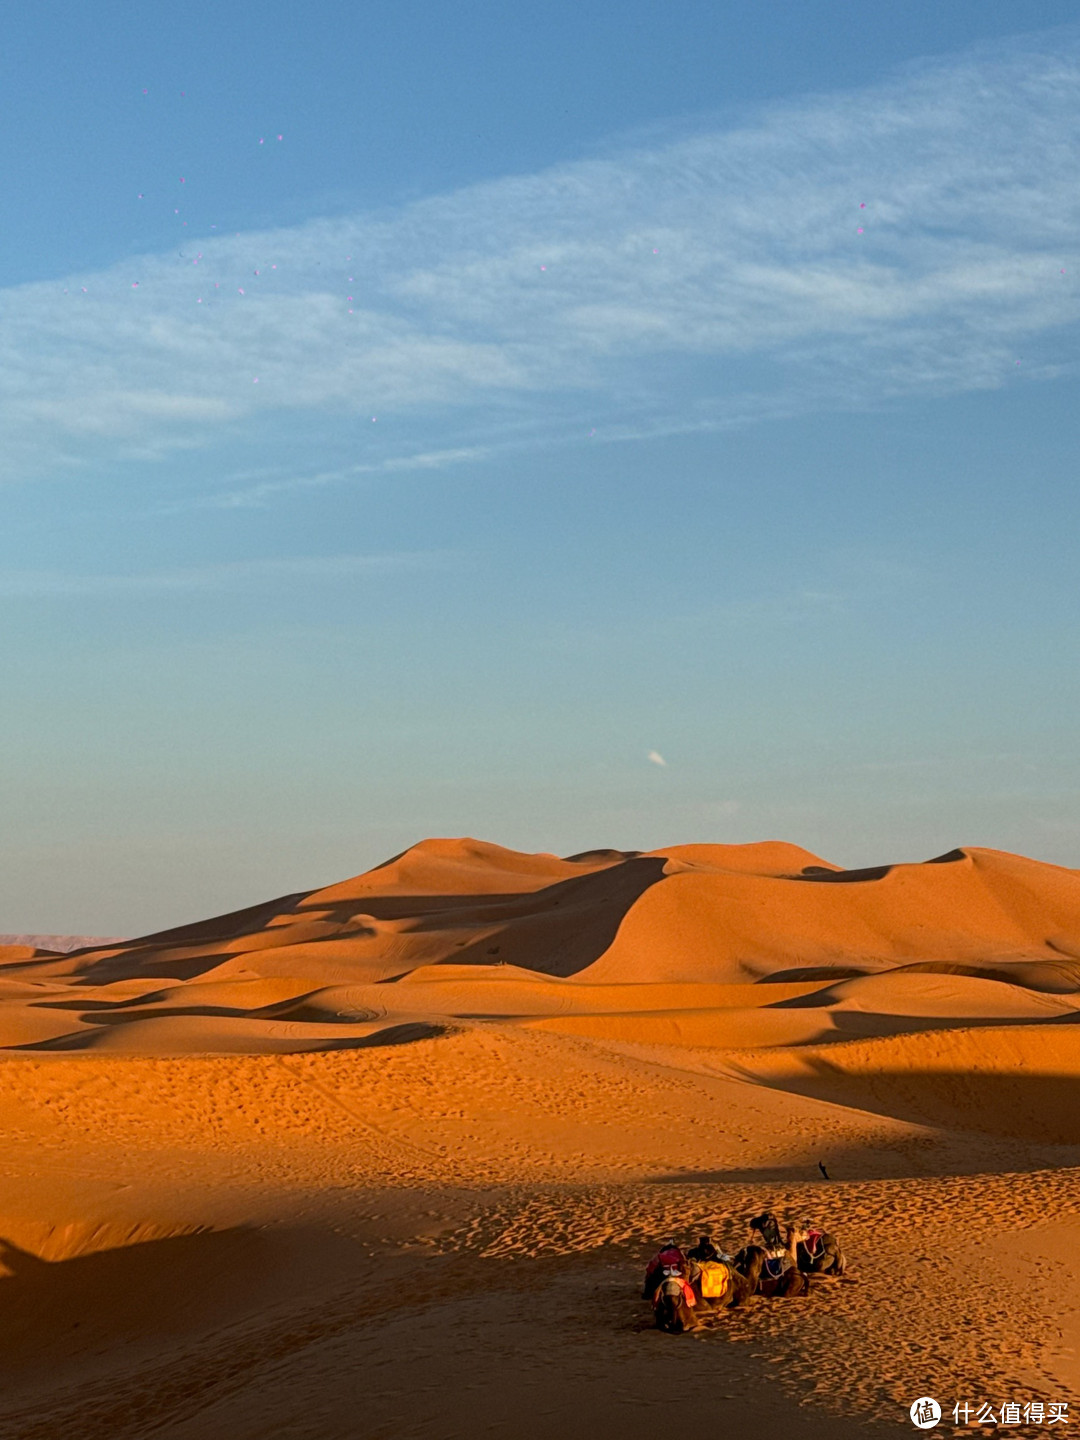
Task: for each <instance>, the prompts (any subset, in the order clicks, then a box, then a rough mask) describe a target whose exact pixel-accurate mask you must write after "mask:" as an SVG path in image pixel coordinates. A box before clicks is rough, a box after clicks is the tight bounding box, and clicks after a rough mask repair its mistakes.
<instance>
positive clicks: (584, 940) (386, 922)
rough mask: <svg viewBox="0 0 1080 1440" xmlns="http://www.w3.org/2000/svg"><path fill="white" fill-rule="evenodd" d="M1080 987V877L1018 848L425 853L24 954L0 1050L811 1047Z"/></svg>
mask: <svg viewBox="0 0 1080 1440" xmlns="http://www.w3.org/2000/svg"><path fill="white" fill-rule="evenodd" d="M762 982H768V983H764V984H763V983H762ZM1078 993H1080V872H1077V871H1075V870H1067V869H1063V868H1061V867H1059V866H1053V865H1046V864H1042V863H1039V862H1037V861H1033V860H1026V859H1024V858H1022V857H1020V856H1015V855H1008V854H1005V853H1003V852H999V851H993V850H978V849H971V850H955V851H950V852H948V853H947V854H945V855H942V856H938V857H936V858H935V859H933V860H930V861H927V862H925V863H922V864H898V865H891V866H889V865H884V866H875V867H871V868H868V869H861V870H842V869H840V868H839V867H837V866H835V865H831V864H830V863H829V862H828V861H825V860H822V859H820V858H819V857H817V856H815V855H812V854H810V852H808V851H806V850H802V849H800V848H799V847H797V846H794V845H788V844H785V843H782V842H777V841H768V842H763V843H761V844H755V845H679V846H672V847H670V848H668V849H665V850H662V851H653V852H651V853H648V854H642V853H639V852H623V851H617V850H595V851H590V852H587V853H585V854H582V855H577V856H573V857H570V858H569V859H560V858H558V857H557V856H554V855H546V854H541V855H527V854H522V853H519V852H517V851H512V850H506V849H503V848H502V847H500V846H497V845H490V844H485V843H483V842H480V841H475V840H427V841H424V842H422V843H421V844H419V845H416V846H414V847H412V848H411V849H410V850H407V851H405V852H403V853H402V854H401V855H398V856H395V857H394V858H393V859H392V860H389V861H387V862H386V863H385V864H383V865H380V866H377V867H376V868H375V869H374V870H370V871H368V872H366V873H365V874H363V875H359V876H357V877H355V878H354V879H352V880H346V881H343V882H341V883H339V884H335V885H331V886H328V887H326V888H324V889H321V890H311V891H303V892H298V893H296V894H292V895H288V896H285V897H282V898H281V899H278V900H273V901H269V902H266V903H264V904H261V905H255V906H251V907H249V908H248V909H245V910H240V911H236V912H233V913H231V914H228V915H223V916H217V917H215V918H213V919H210V920H205V921H200V922H198V923H196V924H192V925H186V926H180V927H178V928H174V929H172V930H167V931H162V932H159V933H157V934H154V935H149V936H144V937H141V938H139V939H136V940H132V941H129V942H124V943H109V944H106V945H99V946H95V947H93V948H85V949H82V950H78V951H75V952H73V953H71V954H67V955H57V954H49V953H43V952H42V951H41V950H35V949H33V948H30V947H26V946H24V947H18V948H16V947H12V948H9V949H7V950H3V951H0V1047H3V1048H8V1049H12V1048H32V1049H53V1050H58V1051H64V1050H72V1049H76V1050H81V1049H87V1048H91V1049H99V1048H103V1049H107V1050H120V1051H127V1052H128V1053H155V1054H161V1053H183V1052H185V1051H189V1052H203V1053H206V1052H211V1053H213V1052H230V1051H249V1052H259V1051H263V1052H266V1053H276V1052H282V1051H288V1050H304V1049H313V1050H314V1049H325V1048H333V1049H338V1048H350V1047H355V1046H360V1045H363V1046H368V1045H372V1044H377V1043H380V1040H379V1037H380V1036H381V1035H382V1036H385V1041H384V1042H383V1043H403V1041H405V1040H407V1039H408V1038H409V1037H410V1036H412V1035H414V1034H424V1035H428V1034H432V1033H441V1031H442V1029H443V1028H444V1022H446V1021H454V1020H457V1021H470V1022H482V1023H493V1022H495V1021H496V1020H497V1021H499V1022H500V1023H508V1024H515V1023H520V1024H524V1025H528V1026H533V1025H538V1026H540V1027H542V1028H544V1029H556V1030H558V1029H562V1030H564V1031H566V1032H568V1033H573V1034H576V1035H580V1036H588V1037H591V1038H593V1039H596V1040H609V1041H610V1040H616V1041H618V1042H620V1043H624V1042H631V1043H632V1042H635V1041H639V1042H641V1043H647V1044H677V1045H683V1046H707V1047H711V1048H719V1049H730V1048H747V1047H751V1048H756V1047H760V1046H766V1047H769V1046H780V1047H791V1046H804V1045H808V1044H820V1043H827V1042H833V1041H844V1040H850V1039H852V1038H854V1037H864V1036H874V1035H878V1036H885V1035H898V1034H902V1033H905V1032H910V1031H913V1030H920V1029H927V1030H939V1029H942V1028H950V1027H951V1028H958V1027H961V1028H962V1027H965V1026H976V1027H978V1026H988V1025H994V1024H1005V1025H1010V1024H1012V1025H1016V1024H1026V1025H1032V1024H1040V1025H1041V1024H1054V1025H1060V1024H1061V1023H1063V1022H1064V1023H1071V1021H1072V1019H1073V1017H1074V1015H1075V1013H1076V1009H1077V1005H1076V1003H1074V1001H1075V997H1076V996H1077V994H1078ZM417 1026H419V1027H420V1029H419V1030H417V1029H416V1028H415V1027H417ZM432 1027H434V1029H432ZM1077 1033H1080V1032H1077Z"/></svg>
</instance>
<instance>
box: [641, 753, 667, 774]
mask: <svg viewBox="0 0 1080 1440" xmlns="http://www.w3.org/2000/svg"><path fill="white" fill-rule="evenodd" d="M646 758H647V759H649V760H651V761H652V763H653V764H654V765H662V766H663V767H664V769H665V770H666V769H667V761H666V760H665V759H664V757H663V755H661V754H660V751H659V750H650V751H649V753H648V756H647V757H646Z"/></svg>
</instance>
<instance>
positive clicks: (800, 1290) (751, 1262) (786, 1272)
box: [735, 1225, 810, 1299]
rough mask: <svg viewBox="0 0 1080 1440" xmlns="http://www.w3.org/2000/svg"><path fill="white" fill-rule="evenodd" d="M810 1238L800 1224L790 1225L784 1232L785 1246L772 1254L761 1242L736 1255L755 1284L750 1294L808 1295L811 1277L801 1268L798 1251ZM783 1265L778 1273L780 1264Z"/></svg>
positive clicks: (741, 1267) (736, 1260) (782, 1296)
mask: <svg viewBox="0 0 1080 1440" xmlns="http://www.w3.org/2000/svg"><path fill="white" fill-rule="evenodd" d="M807 1238H808V1236H807V1232H806V1231H805V1230H803V1229H801V1228H800V1227H799V1226H797V1225H788V1226H787V1228H786V1230H785V1232H784V1248H783V1250H782V1251H780V1253H779V1254H773V1255H769V1254H768V1253H767V1252H766V1251H765V1249H764V1248H763V1247H762V1246H761V1245H745V1246H744V1247H743V1248H742V1249H741V1250H740V1251H739V1253H738V1255H736V1257H735V1264H736V1266H737V1267H738V1268H739V1270H740V1271H741V1272H742V1274H743V1275H744V1276H745V1277H746V1280H747V1282H748V1283H749V1284H750V1286H751V1290H750V1294H752V1295H753V1294H757V1295H765V1296H768V1297H769V1298H770V1299H777V1298H784V1299H787V1298H790V1297H792V1296H795V1295H806V1294H807V1293H808V1292H809V1290H810V1281H809V1278H808V1277H807V1276H806V1275H804V1274H803V1272H802V1271H801V1270H800V1269H799V1259H798V1250H799V1246H800V1245H802V1244H804V1243H805V1241H806V1239H807ZM778 1266H779V1269H778V1272H777V1273H773V1272H774V1271H777V1267H778Z"/></svg>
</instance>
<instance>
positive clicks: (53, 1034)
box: [0, 840, 1080, 1440]
mask: <svg viewBox="0 0 1080 1440" xmlns="http://www.w3.org/2000/svg"><path fill="white" fill-rule="evenodd" d="M30 938H31V940H32V938H33V937H30ZM1078 1019H1080V871H1077V870H1070V869H1064V868H1061V867H1057V866H1053V865H1048V864H1043V863H1040V862H1037V861H1034V860H1028V859H1024V858H1022V857H1019V856H1015V855H1009V854H1005V853H1003V852H999V851H994V850H986V849H976V848H970V849H967V848H965V849H958V850H954V851H950V852H949V853H948V854H945V855H942V856H939V857H936V858H935V859H932V860H929V861H925V862H922V863H914V864H897V865H893V866H878V867H874V868H870V869H864V870H843V869H840V868H839V867H837V866H836V865H833V864H831V863H830V862H828V861H827V860H823V859H821V858H819V857H817V856H814V855H811V854H809V853H808V852H806V851H803V850H801V849H799V848H798V847H797V846H794V845H789V844H783V843H779V842H769V843H762V844H757V845H741V846H724V845H677V846H673V847H671V848H669V849H666V850H663V851H654V852H650V853H624V852H619V851H594V852H590V853H588V854H584V855H578V856H573V857H570V858H569V859H560V858H558V857H556V856H553V855H526V854H520V853H517V852H514V851H510V850H505V849H501V848H500V847H498V846H495V845H489V844H484V843H482V842H478V841H472V840H431V841H425V842H423V843H421V844H419V845H417V846H415V847H413V848H412V849H410V850H408V851H406V852H405V853H404V854H402V855H400V856H397V857H396V858H395V859H393V860H391V861H388V862H387V863H386V864H384V865H382V866H379V867H377V868H376V869H374V870H371V871H369V872H367V873H366V874H363V875H360V876H358V877H356V878H355V879H352V880H347V881H345V882H343V883H340V884H335V885H331V886H329V887H327V888H325V889H321V890H315V891H311V892H304V893H297V894H293V895H288V896H285V897H283V898H281V899H278V900H273V901H270V902H268V903H266V904H263V905H259V906H255V907H253V908H251V909H248V910H244V911H241V912H237V913H235V914H232V915H226V916H221V917H217V918H215V919H211V920H207V921H203V922H200V923H197V924H193V925H189V926H184V927H181V928H179V929H175V930H171V931H168V932H164V933H161V934H157V935H151V936H146V937H142V938H139V939H136V940H130V941H125V942H107V943H104V944H101V943H97V942H95V943H94V944H92V945H91V946H89V947H83V948H79V949H75V950H73V951H71V952H69V953H65V951H64V949H63V948H62V946H61V945H59V944H58V945H57V946H56V948H55V949H52V950H50V949H45V948H42V947H41V946H40V945H38V944H34V943H29V944H16V945H8V946H6V947H5V946H0V1061H2V1065H3V1069H2V1076H3V1080H4V1084H3V1086H2V1089H0V1120H2V1125H3V1140H4V1144H3V1152H2V1156H3V1158H2V1162H0V1237H2V1245H0V1263H2V1266H3V1272H4V1273H3V1275H0V1307H2V1323H0V1362H2V1365H3V1373H4V1378H5V1384H4V1387H3V1393H2V1396H0V1437H3V1440H7V1437H11V1440H15V1437H18V1440H46V1437H49V1440H51V1437H61V1436H63V1437H73V1440H141V1437H144V1436H155V1437H164V1440H194V1437H196V1436H198V1437H206V1440H219V1437H220V1440H225V1437H229V1440H267V1437H281V1440H308V1437H310V1440H316V1437H318V1440H337V1437H341V1440H346V1437H350V1440H351V1437H357V1436H363V1437H381V1436H395V1437H408V1436H417V1437H421V1436H422V1437H451V1436H459V1435H469V1436H473V1435H485V1434H487V1435H495V1436H500V1435H507V1436H519V1437H524V1440H532V1437H537V1440H541V1437H548V1436H559V1437H562V1436H564V1435H567V1434H573V1435H577V1434H581V1435H592V1436H596V1437H600V1440H607V1437H612V1440H614V1437H630V1440H637V1437H645V1436H650V1437H652V1436H653V1435H654V1434H655V1433H656V1432H657V1429H658V1428H663V1427H665V1426H669V1425H674V1426H678V1427H680V1428H682V1427H684V1426H690V1427H695V1428H698V1429H701V1428H703V1427H704V1429H705V1433H723V1432H724V1430H725V1429H726V1428H731V1427H736V1426H737V1427H738V1433H740V1434H743V1435H749V1436H763V1437H771V1436H774V1435H775V1436H780V1435H784V1436H796V1437H807V1440H817V1437H826V1436H829V1437H838V1440H846V1437H849V1436H850V1437H855V1436H877V1435H881V1436H886V1435H894V1434H895V1435H899V1434H901V1433H902V1434H908V1435H909V1434H912V1433H915V1432H914V1431H913V1430H912V1427H911V1424H910V1422H909V1420H908V1415H907V1410H908V1405H909V1404H910V1403H911V1401H912V1400H914V1399H915V1398H916V1397H917V1396H920V1395H935V1396H936V1397H937V1398H938V1399H939V1400H940V1402H941V1403H942V1405H943V1407H945V1408H946V1410H947V1417H946V1418H947V1424H944V1425H943V1429H947V1430H948V1431H949V1432H950V1433H951V1432H952V1431H953V1429H954V1426H953V1422H952V1414H951V1412H952V1406H953V1404H954V1403H955V1402H957V1401H961V1402H962V1401H965V1400H966V1401H967V1402H969V1403H971V1404H972V1406H975V1405H981V1404H983V1403H984V1402H989V1403H990V1404H991V1405H992V1407H993V1408H994V1411H995V1413H996V1412H998V1411H999V1409H1000V1406H1001V1405H1002V1404H1003V1403H1004V1402H1006V1401H1009V1400H1015V1401H1018V1402H1019V1403H1021V1404H1023V1403H1024V1402H1026V1401H1031V1400H1034V1401H1042V1402H1043V1403H1045V1404H1047V1405H1048V1404H1049V1403H1051V1402H1063V1401H1068V1402H1072V1404H1073V1405H1074V1406H1080V1104H1078V1103H1077V1101H1078V1099H1080V1028H1078V1025H1077V1021H1078ZM819 1162H822V1163H823V1164H824V1166H825V1168H826V1170H827V1171H828V1175H829V1177H830V1178H828V1179H826V1178H824V1176H823V1174H822V1172H821V1170H820V1168H819ZM765 1206H768V1207H770V1208H773V1209H775V1210H776V1211H778V1212H779V1213H781V1214H782V1215H785V1216H789V1217H792V1218H801V1217H810V1218H812V1219H814V1220H816V1221H818V1222H819V1223H821V1224H823V1225H825V1226H826V1227H827V1228H829V1229H831V1230H835V1231H836V1232H837V1233H838V1234H839V1236H840V1238H841V1241H842V1243H843V1245H844V1248H845V1250H846V1252H847V1254H848V1258H849V1266H850V1268H849V1278H848V1280H845V1281H844V1282H828V1281H819V1282H816V1284H815V1285H814V1287H813V1289H812V1291H811V1294H810V1295H809V1297H807V1298H806V1299H802V1300H788V1301H768V1300H763V1299H755V1300H753V1301H751V1302H749V1303H748V1304H747V1305H746V1306H745V1307H743V1308H741V1309H739V1310H735V1311H730V1312H727V1311H725V1312H720V1313H718V1314H714V1315H710V1316H708V1317H706V1319H705V1321H704V1323H703V1324H702V1326H701V1327H700V1328H699V1329H698V1330H697V1331H695V1332H693V1333H692V1334H690V1335H687V1336H682V1337H673V1336H668V1335H664V1334H661V1333H659V1332H657V1331H656V1330H655V1329H653V1328H652V1323H651V1316H650V1313H649V1310H648V1307H647V1306H646V1305H644V1304H643V1302H642V1301H641V1300H640V1298H639V1292H640V1285H641V1275H642V1271H643V1269H644V1265H645V1262H646V1260H647V1259H648V1257H649V1256H650V1255H651V1253H652V1252H653V1251H654V1250H655V1248H656V1245H657V1243H658V1242H659V1241H661V1240H663V1239H664V1238H666V1237H667V1236H668V1235H669V1234H672V1233H675V1234H677V1235H678V1236H679V1237H680V1238H681V1239H684V1240H686V1241H691V1240H692V1239H693V1238H694V1237H695V1236H696V1235H697V1234H698V1233H700V1232H701V1230H702V1229H703V1228H705V1229H708V1230H710V1231H711V1232H712V1234H713V1235H714V1237H715V1238H716V1239H717V1240H718V1241H727V1242H730V1243H731V1244H732V1246H735V1245H738V1244H741V1243H742V1242H743V1241H744V1240H745V1238H746V1220H747V1217H748V1216H749V1215H751V1214H752V1213H754V1212H755V1211H756V1210H759V1209H761V1208H763V1207H765ZM974 1415H975V1411H974V1409H973V1410H972V1424H971V1426H970V1427H969V1428H970V1429H971V1431H972V1432H973V1433H980V1434H988V1433H994V1432H993V1431H992V1430H991V1429H990V1428H989V1427H988V1426H987V1425H978V1424H976V1423H974ZM1072 1419H1073V1424H1074V1425H1075V1424H1078V1423H1080V1410H1078V1411H1077V1414H1076V1415H1074V1416H1073V1417H1072ZM931 1433H933V1432H931ZM1000 1433H1008V1434H1029V1433H1030V1434H1045V1433H1047V1427H1046V1426H1045V1425H1041V1426H1040V1425H1036V1426H1034V1427H1033V1428H1032V1427H1025V1426H1024V1425H1010V1426H1008V1427H1006V1428H1004V1429H1003V1430H1002V1431H1001V1432H1000ZM1055 1433H1059V1434H1061V1433H1068V1432H1067V1430H1066V1429H1065V1428H1064V1427H1057V1429H1056V1432H1055Z"/></svg>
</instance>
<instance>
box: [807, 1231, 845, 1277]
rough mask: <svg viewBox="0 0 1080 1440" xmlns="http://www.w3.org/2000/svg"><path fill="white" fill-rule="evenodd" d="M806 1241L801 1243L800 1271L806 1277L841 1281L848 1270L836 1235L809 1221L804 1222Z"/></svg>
mask: <svg viewBox="0 0 1080 1440" xmlns="http://www.w3.org/2000/svg"><path fill="white" fill-rule="evenodd" d="M802 1229H803V1231H804V1232H805V1237H806V1238H805V1239H804V1240H801V1241H800V1242H799V1246H798V1250H797V1254H798V1261H799V1269H800V1270H801V1271H802V1272H803V1274H804V1275H830V1276H834V1277H836V1278H837V1279H839V1278H840V1277H841V1276H842V1275H843V1273H844V1271H845V1269H846V1268H847V1261H846V1260H845V1258H844V1252H843V1251H842V1250H841V1249H840V1243H839V1241H838V1240H837V1238H836V1236H835V1235H831V1234H830V1233H829V1232H828V1231H827V1230H819V1229H817V1227H816V1226H815V1225H814V1224H813V1223H812V1222H811V1221H809V1220H804V1221H803V1222H802Z"/></svg>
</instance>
